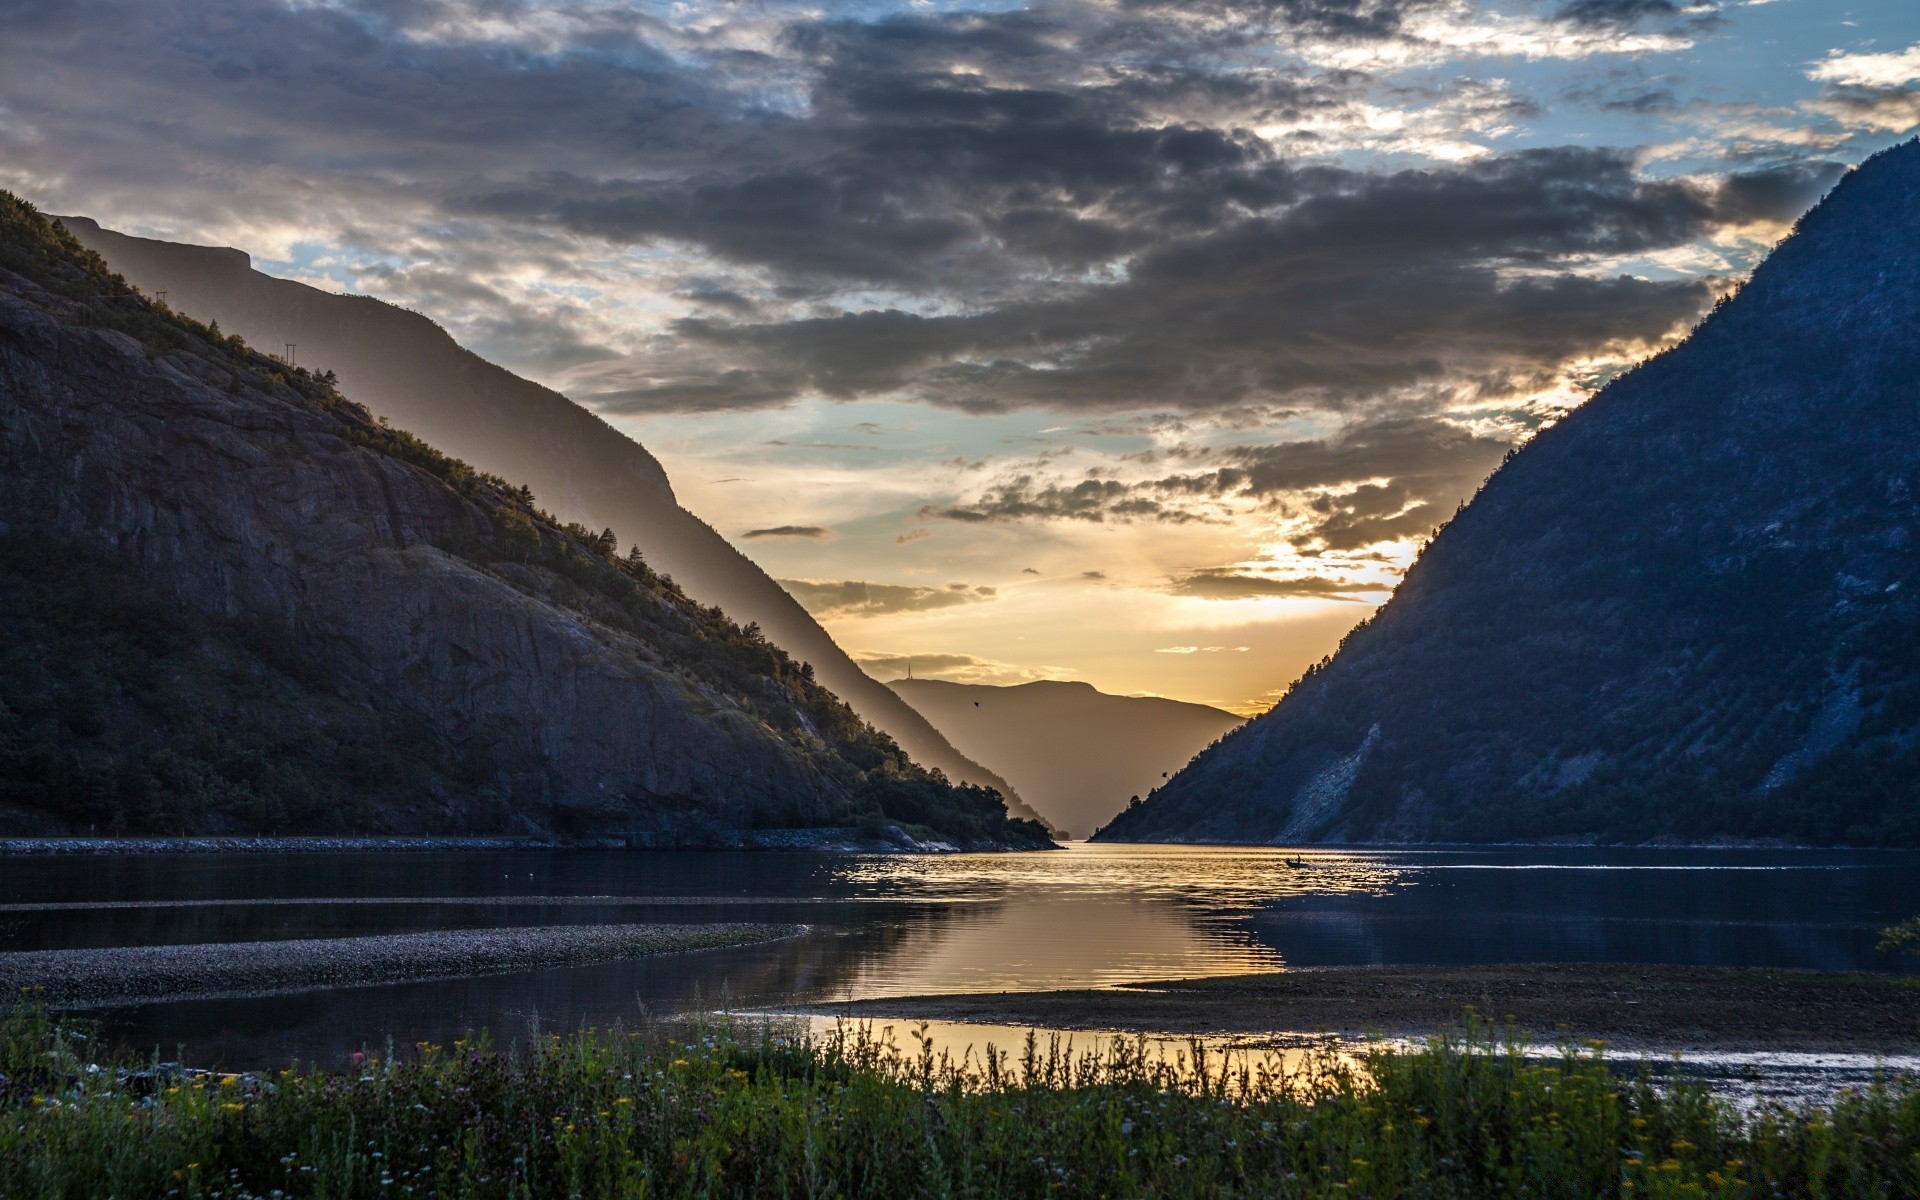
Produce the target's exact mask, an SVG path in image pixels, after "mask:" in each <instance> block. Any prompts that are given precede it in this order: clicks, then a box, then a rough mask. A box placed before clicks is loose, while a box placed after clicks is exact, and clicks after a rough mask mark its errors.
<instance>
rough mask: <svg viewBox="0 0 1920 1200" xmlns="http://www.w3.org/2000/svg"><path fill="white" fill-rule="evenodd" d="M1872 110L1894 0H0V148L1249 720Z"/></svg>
mask: <svg viewBox="0 0 1920 1200" xmlns="http://www.w3.org/2000/svg"><path fill="white" fill-rule="evenodd" d="M1916 125H1920V5H1916V4H1914V3H1913V2H1912V0H1862V2H1859V3H1831V2H1827V0H1744V2H1737V0H1721V2H1718V3H1715V2H1712V0H1705V2H1701V3H1691V4H1690V3H1685V2H1683V0H1502V2H1493V3H1473V2H1471V0H1177V2H1176V0H1165V2H1163V0H1105V2H1091V0H1058V2H1055V0H1034V2H1031V3H1016V2H1012V0H1008V2H1002V3H991V2H989V3H947V2H945V0H907V2H905V3H879V2H874V3H853V4H842V5H834V4H826V5H820V4H799V3H786V2H784V0H757V2H753V3H720V2H714V3H704V4H694V3H634V2H632V0H550V2H537V0H0V187H5V188H7V189H9V190H11V191H13V192H15V193H16V194H19V195H21V196H23V197H25V198H26V199H28V200H30V201H32V202H34V203H35V204H37V205H39V206H40V207H41V208H43V209H45V210H47V211H51V212H72V213H80V214H84V215H87V216H91V217H94V218H95V219H97V220H99V221H101V222H102V223H103V224H105V225H107V226H109V227H111V228H116V229H120V230H123V231H125V232H130V233H135V234H141V235H145V236H150V237H162V238H168V239H172V240H179V241H191V242H199V243H209V244H219V245H232V246H237V247H240V248H242V249H244V250H247V251H248V252H249V253H251V254H252V255H253V256H254V260H255V265H256V266H258V267H260V268H261V269H262V270H266V271H268V272H270V273H273V274H276V275H281V276H285V277H290V278H296V279H301V280H304V281H307V282H309V283H313V284H315V285H316V286H320V287H326V288H330V289H335V290H343V291H350V292H355V293H361V294H366V295H373V296H378V297H380V298H382V299H385V300H389V301H392V302H394V303H397V304H402V305H405V306H407V307H409V308H412V309H415V310H418V311H420V312H423V313H426V314H427V315H429V316H430V317H432V318H433V319H435V320H436V321H438V322H440V323H441V324H442V325H444V326H445V327H446V328H447V329H448V330H449V331H451V332H452V333H453V334H454V336H455V337H457V338H458V339H459V340H460V341H461V342H462V343H463V344H465V345H467V346H468V347H470V348H472V349H474V350H475V351H477V352H479V353H480V354H482V355H484V356H486V357H488V358H490V359H493V360H494V361H496V362H499V363H501V364H503V365H505V366H507V367H509V368H511V369H512V370H514V371H517V372H519V373H521V374H523V375H526V376H528V377H530V378H533V379H537V380H539V381H541V382H543V383H546V384H549V385H551V386H553V387H555V388H558V389H559V390H561V391H563V392H565V393H567V394H568V395H569V396H572V397H573V398H574V399H576V400H578V401H579V402H581V403H583V404H586V405H588V406H590V407H592V408H593V409H595V410H596V411H597V412H599V413H600V414H601V415H603V416H604V417H605V418H606V419H608V420H609V421H611V422H613V423H614V424H615V425H616V426H618V427H619V428H621V429H622V430H624V431H626V432H628V433H630V434H632V435H633V436H635V437H636V438H638V439H639V440H641V441H642V442H643V443H644V444H646V445H647V447H648V448H649V449H651V450H652V451H653V452H654V453H655V454H656V455H657V456H658V457H659V458H660V460H661V461H662V463H663V464H664V465H665V466H666V468H667V470H668V472H669V474H670V475H671V477H672V479H673V481H674V485H675V489H676V492H677V493H678V495H679V496H680V498H681V501H682V503H683V504H685V505H686V506H687V507H688V508H690V509H691V510H693V511H694V512H696V513H698V514H699V515H701V516H702V517H704V518H705V519H707V520H708V521H709V522H711V523H712V524H713V525H715V527H716V528H718V529H719V530H720V531H721V532H722V533H724V534H726V535H727V536H728V537H729V538H731V539H732V540H733V541H734V542H735V544H737V545H738V546H740V547H741V549H742V550H744V551H745V552H746V553H747V554H749V555H750V556H752V557H753V558H754V559H755V560H756V561H758V562H759V563H760V564H761V565H762V566H763V567H765V568H766V569H767V570H768V571H769V572H770V573H771V574H772V575H774V576H775V577H776V578H778V579H780V580H781V581H782V582H783V583H784V584H785V585H786V586H787V587H788V589H789V590H790V591H792V592H793V594H794V595H795V596H796V597H797V598H799V599H800V600H801V602H802V603H804V604H805V605H807V607H808V608H809V609H810V610H811V611H812V612H814V613H815V615H816V616H818V617H819V618H820V620H821V621H822V623H823V624H824V625H826V627H827V628H828V629H829V630H830V631H831V632H832V633H833V635H834V636H835V638H836V639H837V640H838V641H839V642H840V643H841V644H842V645H843V646H845V647H846V648H847V649H848V650H849V651H850V652H852V653H853V654H854V655H855V657H856V659H859V660H860V661H862V662H863V663H864V664H866V665H867V666H868V669H869V670H870V671H872V672H873V673H874V674H876V675H878V676H880V677H881V678H892V677H895V676H897V675H900V674H904V673H905V670H906V665H907V660H908V659H909V658H911V660H912V662H913V669H914V674H916V675H923V676H937V677H942V678H949V679H957V680H963V681H970V682H981V683H999V684H1006V683H1018V682H1022V681H1026V680H1031V679H1040V678H1058V679H1081V680H1085V681H1087V682H1089V683H1092V684H1094V685H1095V686H1097V687H1099V688H1102V689H1103V690H1106V691H1109V692H1116V693H1122V694H1152V695H1165V696H1172V697H1175V698H1178V699H1183V700H1192V701H1198V702H1202V703H1210V704H1216V705H1219V706H1222V707H1226V708H1231V709H1233V710H1235V711H1238V712H1243V713H1252V712H1257V711H1260V710H1261V709H1263V708H1265V707H1266V706H1268V705H1270V704H1271V703H1272V702H1273V700H1274V699H1275V698H1277V696H1278V695H1279V694H1281V692H1282V691H1283V690H1284V689H1285V687H1286V686H1287V685H1288V684H1289V683H1290V682H1291V681H1292V680H1293V679H1294V678H1295V677H1296V676H1297V675H1298V674H1299V672H1300V670H1301V669H1302V668H1304V667H1305V666H1307V665H1308V664H1310V663H1312V662H1314V661H1316V660H1318V659H1319V658H1321V657H1322V656H1323V655H1325V654H1327V653H1328V652H1330V651H1331V650H1332V649H1333V648H1334V646H1335V645H1336V644H1337V643H1338V640H1339V638H1340V637H1341V636H1342V634H1344V633H1345V632H1346V631H1347V630H1348V629H1350V628H1351V627H1352V626H1353V625H1354V624H1355V623H1356V622H1358V621H1360V620H1361V619H1363V618H1364V617H1365V616H1366V615H1367V614H1368V613H1370V612H1371V611H1372V610H1373V609H1374V608H1375V607H1376V606H1377V605H1378V604H1380V603H1381V602H1382V601H1384V600H1385V599H1386V597H1387V595H1388V594H1389V593H1390V590H1391V588H1392V586H1393V584H1394V582H1395V580H1396V579H1397V578H1398V575H1399V573H1400V572H1401V571H1402V570H1404V568H1405V566H1406V564H1407V563H1408V562H1410V561H1411V559H1412V557H1413V556H1414V555H1415V554H1416V553H1417V551H1418V548H1419V546H1420V544H1421V542H1422V540H1423V539H1424V538H1425V537H1427V536H1429V535H1430V533H1431V531H1432V530H1433V529H1434V528H1435V527H1436V526H1438V525H1439V524H1441V523H1442V522H1444V521H1445V520H1446V519H1447V518H1448V517H1449V516H1450V515H1451V514H1452V513H1453V512H1454V511H1455V509H1456V508H1457V506H1458V505H1459V504H1460V503H1461V502H1462V501H1463V500H1465V499H1466V498H1468V497H1470V496H1471V494H1472V493H1473V491H1474V489H1475V488H1476V487H1477V486H1478V485H1479V483H1480V482H1481V481H1482V480H1483V479H1484V478H1485V476H1486V475H1487V474H1488V472H1490V471H1491V470H1493V469H1494V468H1495V467H1496V466H1497V465H1498V464H1499V462H1500V460H1501V458H1502V456H1503V455H1505V454H1506V453H1507V452H1508V451H1509V450H1510V449H1511V448H1512V447H1513V446H1514V445H1516V444H1518V443H1520V442H1523V441H1524V440H1525V439H1526V438H1527V437H1529V436H1531V435H1532V433H1534V432H1535V431H1537V430H1538V429H1539V428H1541V427H1542V426H1543V425H1544V424H1546V423H1550V422H1551V421H1553V420H1554V419H1556V418H1557V417H1558V416H1559V415H1562V414H1564V413H1565V412H1566V411H1567V410H1568V409H1570V408H1571V407H1573V406H1575V405H1577V404H1579V403H1581V402H1582V401H1583V400H1584V399H1586V398H1587V397H1588V396H1589V395H1591V394H1592V392H1593V391H1594V390H1595V389H1597V388H1598V387H1600V386H1603V385H1604V384H1605V382H1606V381H1607V380H1608V379H1610V378H1611V377H1612V376H1613V375H1615V374H1617V373H1618V372H1619V371H1620V370H1621V369H1623V368H1624V367H1626V366H1628V365H1630V364H1631V363H1633V362H1634V361H1636V360H1638V359H1640V358H1643V357H1645V356H1646V355H1647V354H1649V353H1651V352H1653V351H1656V350H1658V349H1659V348H1660V347H1662V346H1664V345H1667V344H1670V343H1671V342H1672V341H1674V340H1675V339H1677V338H1679V337H1682V336H1684V335H1685V333H1686V331H1687V329H1688V328H1689V327H1690V326H1691V325H1692V323H1693V322H1695V321H1696V320H1697V319H1698V318H1699V316H1700V315H1701V314H1702V313H1703V312H1704V311H1705V310H1706V308H1707V307H1709V306H1710V305H1711V304H1712V302H1713V301H1714V299H1715V298H1716V297H1718V296H1720V295H1722V294H1724V293H1725V292H1726V291H1728V290H1729V289H1730V288H1732V287H1735V286H1737V284H1738V281H1739V280H1740V279H1741V277H1742V276H1743V275H1744V273H1745V272H1746V271H1748V270H1750V269H1751V267H1752V265H1753V264H1754V263H1755V262H1756V261H1757V260H1758V259H1759V258H1760V257H1761V256H1763V255H1764V254H1765V252H1766V250H1767V248H1768V247H1769V246H1771V245H1772V244H1773V243H1775V242H1777V241H1778V240H1779V239H1780V238H1781V237H1783V236H1785V234H1786V233H1787V232H1788V231H1789V229H1790V228H1791V225H1792V222H1793V221H1794V219H1795V218H1796V217H1797V216H1798V215H1799V214H1800V213H1801V212H1803V211H1804V210H1805V209H1806V208H1807V207H1808V206H1810V205H1811V204H1812V203H1813V202H1814V201H1815V200H1817V199H1818V197H1819V196H1820V195H1821V194H1822V193H1823V192H1824V190H1825V189H1826V188H1827V187H1829V186H1831V184H1832V183H1833V181H1834V180H1835V179H1836V178H1837V177H1838V176H1839V174H1840V173H1841V172H1843V171H1844V170H1845V169H1846V167H1847V166H1849V165H1851V164H1854V163H1857V162H1859V161H1860V160H1861V159H1863V158H1864V157H1866V156H1867V155H1869V154H1871V153H1873V152H1874V151H1876V150H1879V149H1881V148H1884V147H1886V146H1889V145H1892V144H1894V143H1896V142H1898V141H1900V140H1902V139H1903V138H1905V137H1907V136H1910V135H1911V131H1912V129H1913V128H1914V127H1915V126H1916Z"/></svg>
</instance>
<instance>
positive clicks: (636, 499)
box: [59, 217, 1034, 817]
mask: <svg viewBox="0 0 1920 1200" xmlns="http://www.w3.org/2000/svg"><path fill="white" fill-rule="evenodd" d="M59 219H60V220H61V221H62V223H63V224H65V225H66V227H67V228H68V230H69V231H70V232H72V234H73V235H74V236H75V237H76V238H78V239H79V240H80V242H81V243H82V244H83V245H85V246H86V247H87V248H88V249H91V250H93V251H95V252H96V253H98V254H100V256H101V257H103V258H105V259H106V260H107V263H108V265H109V266H111V267H112V268H113V269H114V270H115V271H117V272H119V273H120V274H122V275H124V276H125V277H126V278H127V280H128V281H129V282H131V283H132V284H134V285H135V286H136V287H139V288H141V289H142V290H144V291H146V292H147V293H148V294H149V295H152V294H156V293H159V292H165V293H166V302H167V303H168V304H169V305H170V306H171V307H173V308H174V309H175V310H177V311H179V312H183V313H186V314H188V315H190V316H194V317H197V318H200V319H201V320H212V321H217V322H218V323H219V325H220V326H221V328H222V329H223V330H225V331H226V332H228V333H232V334H238V335H239V336H241V337H243V338H245V339H246V340H247V341H248V342H249V343H251V344H253V345H255V346H259V347H262V348H264V349H266V350H268V351H273V352H279V351H280V350H281V348H282V347H283V346H284V345H285V344H286V343H289V342H291V343H294V344H295V346H296V350H295V356H296V359H297V361H299V362H300V363H302V364H303V365H307V366H310V367H313V368H314V369H316V370H331V371H333V372H334V373H335V374H336V375H337V376H338V377H339V380H340V386H341V387H342V388H343V389H344V390H345V391H346V393H347V394H348V395H350V396H352V397H354V399H356V400H357V401H359V402H361V403H364V404H366V405H367V406H368V407H369V408H370V409H372V410H373V411H374V412H375V413H376V414H377V415H379V416H382V417H385V418H387V419H389V420H390V421H392V423H393V424H394V425H395V426H396V427H398V428H401V429H405V430H408V431H410V432H412V433H415V434H418V435H419V436H420V437H422V438H424V439H426V440H427V441H428V442H430V443H432V444H433V445H435V446H437V447H439V448H441V449H442V450H444V451H445V452H446V453H448V454H451V455H453V456H454V457H456V458H460V459H463V460H465V461H467V462H470V463H472V464H473V465H474V466H476V467H478V468H479V469H481V470H483V471H491V472H493V473H495V474H498V475H501V476H503V477H505V478H508V479H512V480H513V481H514V482H516V483H525V484H526V485H528V486H529V487H531V488H532V489H533V492H534V496H535V497H536V499H537V500H538V501H539V503H540V504H542V505H543V506H545V507H547V508H550V509H551V510H553V511H554V512H555V513H556V514H558V515H559V516H560V517H561V519H562V520H570V521H578V522H580V523H581V524H583V525H586V526H588V527H590V528H592V529H596V530H598V529H601V528H611V529H612V530H613V531H614V532H615V534H617V535H618V536H619V538H620V540H621V542H622V544H623V545H637V546H639V547H640V549H641V551H642V553H644V554H645V556H646V559H647V561H648V563H649V564H651V565H652V566H653V567H654V568H655V569H656V570H658V571H660V572H662V573H664V574H666V575H669V576H671V577H672V578H673V580H674V581H675V582H676V583H678V584H679V585H680V586H681V587H682V588H684V589H685V590H686V591H687V593H688V594H689V595H691V596H693V597H695V598H696V599H698V600H699V601H700V602H701V603H703V604H709V605H717V606H719V607H720V608H721V609H723V610H725V611H726V613H727V614H728V615H729V616H731V617H734V618H735V619H737V620H739V621H741V622H749V621H750V622H754V623H756V624H758V625H759V626H760V628H761V630H762V631H763V632H765V634H766V635H767V637H768V639H769V640H771V641H772V642H773V643H774V644H775V645H777V646H779V647H781V648H782V649H784V650H786V651H787V652H788V653H790V654H792V655H793V656H794V657H795V658H797V659H800V660H802V661H804V662H807V663H810V664H812V666H813V669H814V672H815V676H816V678H818V679H819V681H820V682H821V683H822V684H824V685H825V686H826V687H827V688H828V690H830V691H832V692H833V693H834V694H835V695H836V696H838V697H840V698H841V699H842V700H845V701H846V702H847V703H848V704H849V705H851V706H852V707H853V709H854V711H855V712H858V713H859V714H860V715H861V716H862V717H863V718H865V719H866V720H868V721H870V722H872V723H873V725H874V726H875V727H876V728H878V729H879V730H880V731H881V732H883V733H886V734H887V735H888V736H890V737H892V738H893V739H894V740H895V741H896V742H898V743H899V744H900V746H901V748H902V749H904V750H906V752H907V753H908V754H909V755H910V756H911V757H912V758H913V759H914V760H915V761H916V762H919V763H921V764H922V765H924V766H927V767H932V768H937V769H939V770H941V771H943V772H945V773H946V774H947V775H948V777H950V778H952V779H954V780H955V781H958V782H965V783H974V784H978V785H980V786H983V787H991V788H994V789H995V790H997V791H1000V792H1001V793H1002V794H1003V795H1004V796H1005V797H1006V799H1007V800H1008V803H1009V806H1010V808H1011V809H1012V811H1013V812H1014V813H1015V815H1017V816H1028V817H1031V816H1033V815H1034V814H1033V813H1032V810H1031V809H1030V808H1028V807H1026V806H1025V805H1024V804H1023V803H1022V802H1021V800H1020V797H1019V795H1018V793H1017V792H1016V791H1015V790H1014V788H1013V787H1012V785H1010V784H1008V783H1007V781H1006V780H1004V779H1002V778H1001V777H1000V776H998V775H996V774H994V773H993V772H992V771H989V770H987V769H985V768H984V767H982V766H981V765H980V764H978V763H975V762H972V761H970V760H969V759H967V758H966V757H965V756H963V755H961V754H960V753H959V752H958V751H956V750H955V749H954V748H953V747H952V745H951V744H950V743H948V741H947V740H946V738H944V737H943V736H942V735H941V734H940V732H939V731H938V730H937V729H935V728H934V727H933V726H932V725H930V724H928V722H927V721H926V719H925V718H924V717H922V716H921V715H920V714H919V713H917V712H915V711H914V710H913V709H912V708H910V707H909V706H908V705H906V704H904V703H902V702H901V701H900V700H899V698H898V697H896V696H895V695H894V694H893V693H891V692H889V691H888V690H887V689H886V688H885V687H883V686H881V685H880V684H879V683H878V682H877V681H875V680H873V679H872V678H870V677H869V676H868V675H867V674H866V673H865V672H863V671H862V670H861V669H860V668H859V667H858V666H856V665H855V664H854V662H853V660H852V659H851V658H849V657H848V656H847V654H846V652H845V651H843V650H842V649H841V648H840V647H839V646H838V645H837V644H836V643H835V642H834V641H833V639H832V638H831V637H830V636H828V634H827V632H826V631H825V630H824V629H822V628H821V627H820V625H819V624H818V623H817V622H816V621H815V620H814V619H813V618H812V617H811V616H809V615H808V614H807V612H806V610H805V609H804V608H802V607H801V606H800V604H799V603H798V602H797V601H796V600H794V599H793V597H791V596H790V595H788V594H787V592H786V591H785V590H784V589H782V588H781V587H780V585H779V584H777V583H775V582H774V581H773V580H772V579H771V578H770V577H769V576H768V575H767V574H766V573H765V572H764V571H762V570H761V569H760V568H759V567H758V566H757V565H756V564H755V563H753V562H752V560H750V559H748V558H747V557H746V556H745V555H743V554H741V553H740V552H739V551H738V550H736V549H734V548H733V546H731V545H730V544H728V542H727V541H726V539H725V538H723V537H721V536H720V534H719V533H718V532H716V531H715V530H714V529H713V528H712V527H711V526H709V525H707V524H706V523H705V522H703V521H701V520H700V519H699V518H698V517H696V516H694V515H693V514H692V513H689V512H688V511H686V510H685V509H684V508H681V507H680V505H679V503H678V502H677V501H676V499H675V497H674V494H673V488H672V485H671V484H670V483H669V482H668V479H667V474H666V472H665V471H664V470H662V469H661V466H660V463H659V461H658V460H657V459H655V458H654V457H653V455H652V454H650V453H648V452H647V450H646V448H645V447H643V446H641V445H640V444H639V443H638V442H636V441H634V440H633V439H632V438H629V437H627V436H626V435H625V434H623V433H621V432H620V431H619V430H617V429H615V428H613V427H612V426H611V425H609V424H607V423H606V422H605V421H604V420H602V419H601V418H599V417H597V416H595V415H594V414H593V413H591V412H589V411H587V410H586V409H585V408H583V407H581V406H580V405H578V404H576V403H574V402H573V401H571V400H569V399H567V398H566V397H565V396H563V395H561V394H560V393H558V392H555V391H552V390H551V389H548V388H544V387H541V386H540V385H539V384H536V383H533V382H531V381H529V380H525V379H522V378H520V377H519V376H517V375H514V374H513V373H512V372H510V371H508V370H506V369H505V368H503V367H499V366H496V365H495V364H493V363H490V362H488V361H486V360H485V359H483V358H481V357H479V356H478V355H476V354H474V353H472V352H471V351H468V350H466V349H464V348H462V347H461V346H460V345H459V344H458V343H456V342H455V341H454V340H453V339H452V338H451V337H450V336H448V334H447V333H446V331H445V330H443V329H441V328H440V327H439V326H438V325H435V324H434V323H433V322H432V321H431V320H429V319H428V318H426V317H424V316H422V315H420V314H419V313H415V312H410V311H408V310H406V309H403V308H398V307H395V306H393V305H391V304H387V303H385V302H383V301H380V300H376V299H373V298H371V297H367V296H343V295H337V294H335V293H332V292H325V291H321V290H320V289H318V288H314V287H309V286H308V285H306V284H303V283H296V282H293V281H291V280H285V279H276V278H274V277H273V276H270V275H266V274H263V273H261V272H259V271H255V270H254V269H253V267H252V260H251V259H250V258H249V257H248V255H247V254H246V253H245V252H244V251H240V250H234V249H229V248H224V247H209V246H192V245H184V244H180V243H174V242H164V241H155V240H152V239H148V238H136V237H131V236H128V235H126V234H121V233H116V232H113V231H112V230H108V229H104V228H102V227H101V226H100V225H99V224H98V223H96V222H94V221H92V220H90V219H88V218H86V217H62V218H59Z"/></svg>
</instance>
